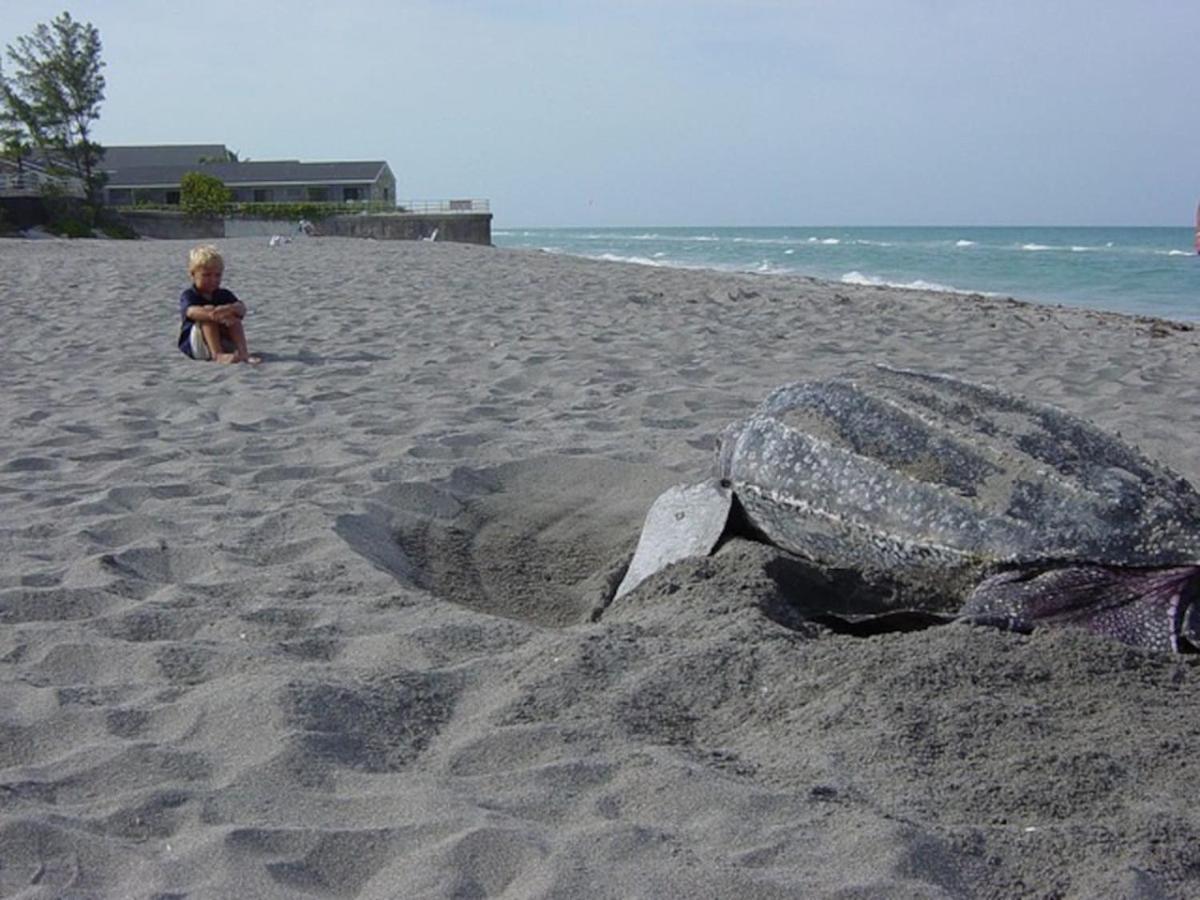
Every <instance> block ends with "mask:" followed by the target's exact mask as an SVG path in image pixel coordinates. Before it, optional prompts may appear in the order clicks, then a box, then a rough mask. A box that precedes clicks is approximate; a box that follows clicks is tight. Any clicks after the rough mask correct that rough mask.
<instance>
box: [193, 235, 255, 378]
mask: <svg viewBox="0 0 1200 900" xmlns="http://www.w3.org/2000/svg"><path fill="white" fill-rule="evenodd" d="M188 274H189V275H191V276H192V287H190V288H188V289H187V290H185V291H184V292H183V294H182V295H181V296H180V298H179V313H180V316H181V317H182V319H183V322H182V324H181V325H180V328H179V349H180V350H182V351H183V352H184V353H186V354H187V355H188V356H190V357H192V359H215V360H216V361H217V362H220V363H241V362H244V363H250V364H251V365H257V364H258V363H260V362H262V360H261V359H259V358H258V357H257V356H251V355H250V350H249V348H248V347H247V346H246V331H245V329H244V328H242V319H243V318H245V316H246V304H244V303H243V302H242V301H241V300H239V299H238V298H237V297H235V296H234V294H233V291H228V290H226V289H225V288H223V287H221V276H222V275H223V274H225V260H223V259H222V258H221V254H220V251H218V250H217V248H216V247H213V246H212V245H211V244H205V245H204V246H201V247H194V248H193V249H192V252H191V253H190V254H188Z"/></svg>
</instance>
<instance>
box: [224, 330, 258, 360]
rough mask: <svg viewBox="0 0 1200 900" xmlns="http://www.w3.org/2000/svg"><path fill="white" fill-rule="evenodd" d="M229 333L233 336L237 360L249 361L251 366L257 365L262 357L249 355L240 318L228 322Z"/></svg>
mask: <svg viewBox="0 0 1200 900" xmlns="http://www.w3.org/2000/svg"><path fill="white" fill-rule="evenodd" d="M228 327H229V334H230V336H231V337H232V338H233V344H234V346H235V347H237V354H236V356H237V358H238V362H244V363H250V365H252V366H256V365H258V364H259V363H260V362H262V359H261V358H260V357H258V356H251V355H250V348H249V346H247V344H246V329H244V328H243V327H242V321H241V319H234V320H233V321H231V322H230V323H229V326H228Z"/></svg>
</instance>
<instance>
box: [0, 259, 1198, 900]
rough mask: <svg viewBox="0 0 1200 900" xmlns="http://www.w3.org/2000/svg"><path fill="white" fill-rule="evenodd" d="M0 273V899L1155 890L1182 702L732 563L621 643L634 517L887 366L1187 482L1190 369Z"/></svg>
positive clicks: (880, 301)
mask: <svg viewBox="0 0 1200 900" xmlns="http://www.w3.org/2000/svg"><path fill="white" fill-rule="evenodd" d="M188 246H189V245H188V244H187V243H182V242H138V243H117V242H99V241H87V242H59V241H39V242H33V241H15V240H10V241H3V242H0V289H2V290H3V298H4V299H3V301H2V306H0V308H2V309H3V312H4V316H5V329H4V338H3V341H2V343H0V363H2V365H0V414H2V415H0V419H2V421H3V422H5V423H7V428H5V429H4V431H3V433H2V434H0V554H2V556H0V560H2V562H3V565H2V566H0V896H6V897H7V896H14V897H28V898H35V897H36V898H43V897H45V898H49V897H147V898H149V897H184V896H186V897H189V898H224V897H251V896H253V897H296V896H329V897H334V896H337V897H349V896H361V897H378V898H393V897H447V898H449V897H453V898H474V897H505V898H525V897H589V898H590V897H612V898H626V897H655V898H665V897H680V898H683V897H687V898H729V897H738V898H776V897H778V898H783V897H788V898H792V897H800V896H805V897H808V896H811V897H847V898H848V897H855V898H866V897H879V898H897V897H901V898H902V897H914V898H916V897H920V898H927V897H997V898H1000V897H1004V898H1008V897H1026V896H1027V897H1074V898H1091V897H1142V898H1157V897H1186V896H1196V895H1197V894H1200V814H1198V813H1197V810H1196V804H1195V802H1194V795H1195V788H1196V785H1197V784H1200V762H1198V761H1197V754H1196V752H1195V751H1196V748H1197V746H1200V720H1198V719H1197V717H1196V715H1195V710H1196V709H1197V708H1198V703H1200V670H1197V668H1196V665H1195V664H1194V663H1193V661H1192V659H1191V658H1183V657H1170V656H1165V655H1154V654H1149V653H1144V652H1140V651H1135V650H1131V649H1128V648H1125V647H1122V646H1120V645H1118V644H1115V643H1111V642H1108V641H1105V640H1103V639H1100V638H1094V637H1090V636H1087V635H1084V634H1078V633H1071V632H1059V633H1054V634H1052V633H1035V634H1034V635H1031V636H1020V635H1014V634H1008V633H1002V632H999V631H993V630H989V629H983V628H972V627H969V626H966V625H949V626H944V627H940V628H932V629H928V630H923V631H915V632H910V633H892V634H883V635H878V636H874V637H869V638H861V637H852V636H848V635H843V634H834V633H832V632H830V631H828V630H827V629H825V628H823V627H821V626H818V625H815V624H813V623H812V622H809V621H806V620H805V619H804V618H803V617H801V616H798V615H797V614H796V611H795V609H794V608H793V607H792V606H790V605H789V604H788V603H786V602H784V601H783V599H782V596H783V589H784V586H785V582H786V581H787V579H788V578H789V577H790V576H789V571H788V566H787V562H786V560H782V559H781V558H780V556H779V554H777V553H776V552H774V551H772V550H770V549H769V548H766V547H763V546H761V545H758V544H753V543H748V542H746V541H741V540H735V541H732V542H730V543H728V544H726V545H725V546H724V547H723V548H722V549H721V551H720V552H719V553H718V554H717V556H715V557H714V558H711V559H704V560H692V561H688V562H685V563H682V564H680V565H679V566H676V567H674V568H672V569H670V570H668V571H666V572H662V573H660V574H658V575H656V576H654V577H653V578H651V579H650V580H649V581H648V582H646V584H644V585H643V586H642V587H641V588H639V589H638V590H637V591H635V592H633V593H632V594H630V595H629V596H627V597H624V598H622V599H621V600H620V601H618V602H617V603H614V604H613V605H611V606H609V607H608V608H607V609H604V608H603V607H604V605H605V602H606V599H607V597H608V596H609V594H610V593H611V590H612V587H613V586H614V584H615V579H617V578H619V576H620V572H621V568H622V566H623V564H624V563H625V562H626V561H627V559H628V556H629V554H630V553H631V552H632V549H633V546H634V542H635V541H636V538H637V532H638V528H639V525H640V522H641V518H642V516H643V515H644V513H645V511H646V509H647V507H648V506H649V505H650V503H651V502H652V501H653V499H654V497H655V496H656V494H657V493H658V491H659V490H660V489H662V488H663V487H665V486H666V485H669V484H671V483H674V482H677V481H688V480H692V479H693V478H695V477H696V476H697V475H700V474H703V473H704V472H705V471H706V470H707V467H708V465H709V460H710V455H711V450H712V446H713V438H714V435H715V434H716V433H717V432H718V431H719V430H720V428H721V427H722V426H723V425H725V424H726V423H727V422H728V421H730V420H732V419H735V418H738V417H740V416H742V415H744V414H745V413H746V412H747V411H748V410H749V409H750V408H752V407H753V406H754V405H755V404H757V403H758V401H759V400H761V399H762V397H763V396H765V394H766V393H767V392H768V391H769V390H770V389H771V388H773V387H775V386H776V385H778V384H780V383H782V382H785V381H790V380H795V379H801V378H813V377H822V376H828V375H834V374H839V375H840V374H853V373H854V372H856V371H861V370H862V369H863V368H864V367H867V366H870V365H872V364H873V363H876V362H885V363H889V364H891V365H896V366H902V367H915V368H924V369H932V370H937V371H943V372H949V373H952V374H956V375H960V376H963V377H966V378H970V379H972V380H976V381H984V382H988V383H991V384H995V385H997V386H1000V387H1002V388H1004V389H1006V390H1010V391H1013V392H1018V393H1023V394H1026V395H1028V396H1031V397H1034V398H1037V399H1042V400H1047V401H1050V402H1053V403H1056V404H1059V405H1061V406H1063V407H1065V408H1067V409H1069V410H1071V411H1072V412H1075V413H1077V414H1080V415H1082V416H1085V417H1087V418H1089V419H1092V420H1094V421H1095V422H1097V423H1098V424H1100V425H1102V426H1104V427H1106V428H1108V429H1110V430H1113V431H1116V432H1120V433H1121V434H1123V436H1124V437H1125V438H1126V439H1128V440H1130V441H1132V442H1134V443H1136V444H1137V445H1138V446H1139V447H1140V448H1141V449H1142V450H1143V451H1145V452H1146V453H1148V454H1149V455H1151V456H1153V457H1156V458H1158V459H1160V460H1162V461H1164V462H1166V463H1167V464H1168V465H1170V466H1172V467H1173V468H1175V469H1176V470H1178V471H1179V472H1180V473H1181V474H1182V475H1184V476H1186V477H1187V478H1189V480H1192V481H1193V482H1194V481H1196V480H1197V478H1198V476H1200V442H1197V441H1196V440H1195V435H1196V434H1197V431H1198V430H1200V429H1198V425H1200V368H1198V363H1200V339H1198V338H1197V334H1196V333H1195V332H1193V331H1190V330H1184V329H1181V328H1177V327H1174V326H1171V325H1169V324H1166V323H1159V322H1151V321H1139V320H1134V319H1128V318H1122V317H1119V316H1114V315H1107V314H1100V313H1091V312H1086V311H1078V310H1066V309H1057V308H1049V307H1038V306H1032V305H1027V304H1023V303H1018V302H1016V301H1010V300H1001V299H992V298H982V297H948V296H940V295H936V294H929V293H919V292H907V291H894V290H887V289H880V288H868V287H851V286H845V285H836V284H824V283H819V282H813V281H809V280H806V279H783V278H773V277H772V278H762V277H753V276H736V275H719V274H715V273H712V272H686V271H670V270H662V269H653V268H647V267H637V266H626V265H619V264H613V263H599V262H597V263H592V262H586V261H581V260H575V259H569V258H563V257H555V256H549V255H545V254H540V253H534V252H515V251H503V250H497V249H492V248H482V247H471V246H455V245H448V244H430V243H411V244H409V243H375V242H372V241H352V240H335V239H317V240H311V241H297V242H295V243H292V244H289V245H285V246H283V247H277V248H270V247H268V246H267V243H266V241H265V240H262V239H239V240H229V241H224V242H222V243H221V247H222V249H223V250H224V251H225V253H226V256H227V268H226V285H227V286H228V287H230V288H232V289H233V290H234V291H235V292H236V293H238V294H239V296H241V297H242V298H243V299H244V300H245V301H246V303H247V305H248V306H249V307H250V310H251V315H250V318H249V319H248V320H247V331H248V333H249V336H250V343H251V349H252V350H254V351H256V352H259V353H261V354H262V355H263V356H264V357H265V358H266V360H267V361H266V362H265V363H264V364H263V365H262V366H261V367H259V368H257V369H253V368H250V367H246V366H239V367H220V366H217V365H216V364H203V363H195V362H191V361H189V360H187V359H186V358H185V357H183V356H182V355H181V354H179V353H178V352H177V351H175V350H174V339H173V338H174V333H175V331H176V329H177V321H176V315H177V313H176V308H175V302H176V299H175V298H177V297H178V294H179V291H180V289H181V288H182V287H183V285H184V283H185V279H186V276H185V257H186V251H187V248H188Z"/></svg>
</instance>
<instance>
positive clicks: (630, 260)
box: [590, 253, 664, 266]
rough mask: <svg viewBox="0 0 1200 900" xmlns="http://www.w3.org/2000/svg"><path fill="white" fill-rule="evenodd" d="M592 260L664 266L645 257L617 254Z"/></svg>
mask: <svg viewBox="0 0 1200 900" xmlns="http://www.w3.org/2000/svg"><path fill="white" fill-rule="evenodd" d="M590 258H591V259H602V260H604V261H605V262H623V263H637V264H638V265H639V266H661V265H664V264H663V263H661V262H658V261H657V260H653V259H649V258H647V257H645V256H618V255H617V254H616V253H601V254H600V255H599V256H593V257H590Z"/></svg>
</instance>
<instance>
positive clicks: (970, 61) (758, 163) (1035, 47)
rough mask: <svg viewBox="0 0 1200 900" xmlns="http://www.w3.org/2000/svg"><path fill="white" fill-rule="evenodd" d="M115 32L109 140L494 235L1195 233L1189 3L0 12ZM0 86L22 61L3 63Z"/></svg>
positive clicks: (558, 3)
mask: <svg viewBox="0 0 1200 900" xmlns="http://www.w3.org/2000/svg"><path fill="white" fill-rule="evenodd" d="M64 9H65V10H69V11H70V13H71V15H72V16H73V17H74V18H75V19H77V20H81V21H85V22H91V23H92V24H93V25H95V26H96V27H97V28H98V29H99V31H100V37H101V41H102V43H103V52H102V55H103V59H104V61H105V64H106V65H105V68H104V70H103V72H104V76H105V79H106V82H107V85H106V90H105V100H104V103H103V104H102V106H101V108H100V119H99V120H98V122H97V123H96V126H95V134H96V139H97V140H99V141H100V143H101V144H108V145H118V144H154V143H173V144H181V143H205V144H212V143H217V144H222V143H223V144H225V145H226V146H227V147H229V148H230V149H232V150H235V151H237V152H238V153H239V154H240V155H241V157H242V158H243V159H246V158H249V159H255V160H269V159H301V160H305V161H310V162H317V161H328V160H347V159H381V160H386V161H387V163H388V165H389V166H390V167H391V170H392V172H393V173H394V174H395V176H396V182H397V197H398V199H399V200H400V201H401V202H404V201H405V200H408V199H412V200H424V199H449V198H467V197H470V198H485V199H488V200H490V202H491V208H492V212H493V214H494V224H495V226H496V227H501V228H504V227H522V226H524V227H539V226H540V227H553V226H576V225H577V226H617V225H630V226H638V225H658V226H669V225H696V226H720V225H728V226H735V225H1181V226H1187V225H1190V224H1191V222H1192V218H1193V215H1194V213H1195V209H1196V203H1197V201H1198V200H1200V115H1197V99H1196V98H1197V91H1198V89H1200V65H1198V64H1197V60H1198V54H1197V48H1198V47H1200V12H1198V11H1197V6H1196V2H1195V0H1091V2H1088V3H1084V2H1079V0H994V2H990V0H978V2H975V0H891V2H888V0H791V2H788V0H493V2H485V0H340V2H338V3H330V2H312V3H310V2H305V0H290V2H266V0H262V2H260V0H240V2H231V0H206V2H205V3H203V4H197V3H194V2H176V0H90V2H83V0H80V2H77V3H76V5H74V6H70V5H65V4H64V3H63V2H62V0H59V2H55V3H50V2H43V0H0V45H11V44H15V42H16V39H17V38H18V37H19V36H21V35H24V34H29V33H31V32H32V31H33V30H34V28H35V27H36V26H37V24H38V23H40V22H49V21H51V20H52V19H53V18H54V17H55V16H56V15H58V14H59V13H61V12H62V11H63V10H64ZM3 70H4V71H5V72H11V64H10V63H9V62H8V61H7V60H5V62H4V68H3Z"/></svg>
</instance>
